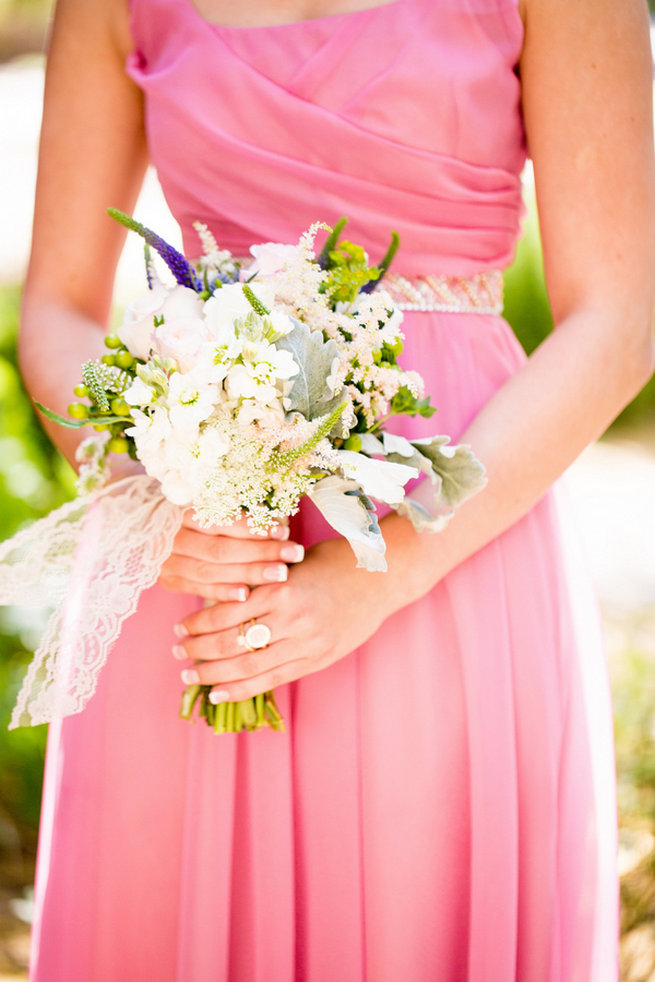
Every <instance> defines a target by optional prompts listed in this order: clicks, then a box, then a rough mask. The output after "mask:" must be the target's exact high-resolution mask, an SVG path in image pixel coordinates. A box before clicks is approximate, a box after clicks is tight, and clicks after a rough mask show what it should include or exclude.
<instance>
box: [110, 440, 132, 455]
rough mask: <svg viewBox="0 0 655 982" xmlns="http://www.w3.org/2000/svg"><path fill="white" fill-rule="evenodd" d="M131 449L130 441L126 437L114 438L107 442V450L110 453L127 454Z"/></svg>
mask: <svg viewBox="0 0 655 982" xmlns="http://www.w3.org/2000/svg"><path fill="white" fill-rule="evenodd" d="M129 449H130V441H129V440H128V439H126V437H124V436H113V437H112V438H111V440H108V441H107V450H109V452H110V453H127V451H128V450H129Z"/></svg>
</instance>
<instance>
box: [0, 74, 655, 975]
mask: <svg viewBox="0 0 655 982" xmlns="http://www.w3.org/2000/svg"><path fill="white" fill-rule="evenodd" d="M42 95H43V72H42V59H41V58H40V57H36V56H29V57H25V58H20V59H17V60H14V61H13V62H10V63H8V64H6V65H0V133H2V134H3V138H2V143H3V146H2V151H1V156H0V215H2V223H1V224H0V284H14V283H16V282H18V281H19V280H20V279H21V278H22V276H23V274H24V270H25V263H26V257H27V252H28V246H29V237H30V231H29V230H30V225H31V212H32V199H33V193H34V181H35V175H36V142H37V138H38V128H39V119H40V107H41V100H42ZM137 213H138V214H139V213H140V214H141V215H142V216H147V219H148V222H149V223H150V224H152V225H153V226H154V227H155V228H156V229H157V231H159V232H160V233H161V234H163V235H164V237H166V238H168V239H169V241H171V240H172V241H179V235H178V233H177V229H176V226H175V224H174V223H173V222H172V219H170V216H168V215H167V213H166V210H165V206H163V204H162V200H161V194H160V192H159V189H158V186H157V184H156V181H154V179H153V178H152V177H150V178H149V180H148V182H147V184H146V188H145V191H144V194H143V195H142V198H141V199H140V204H139V208H138V209H137ZM133 240H134V241H133V242H132V243H131V245H130V246H128V250H127V252H126V255H125V256H124V258H123V260H122V262H121V267H120V271H119V281H118V288H117V300H118V302H119V303H120V302H122V301H124V300H125V298H126V297H129V296H130V294H133V293H134V292H137V291H139V290H140V289H141V287H142V268H141V251H140V245H139V243H138V242H137V240H136V236H134V237H133ZM566 483H567V484H568V486H569V490H570V496H571V498H572V502H573V506H574V509H575V512H576V514H577V520H578V525H579V528H580V531H581V535H582V539H583V543H584V548H585V551H586V553H587V556H588V561H589V567H590V571H591V574H592V576H593V579H594V581H595V583H596V587H597V591H598V595H599V599H600V602H601V607H602V611H603V617H604V621H605V627H606V635H607V641H608V650H609V654H610V659H611V663H612V668H613V674H614V677H615V680H616V689H615V702H617V712H618V713H619V714H625V716H626V720H623V716H622V715H619V717H618V718H617V726H619V727H623V726H626V727H628V726H629V725H630V723H631V717H633V716H634V715H635V712H636V709H635V706H636V704H637V700H638V698H639V693H641V692H642V691H643V690H644V689H645V690H646V699H647V702H646V706H645V709H644V724H643V727H644V728H645V729H646V730H648V732H649V733H650V732H651V731H652V730H653V708H652V707H653V705H654V704H655V700H653V698H652V692H653V686H652V683H653V681H655V675H654V674H653V665H655V507H654V502H655V495H654V493H653V489H654V488H655V426H654V425H653V424H652V423H647V424H646V427H644V426H642V427H640V429H639V430H638V431H634V432H629V431H623V432H619V433H617V434H613V435H612V436H611V437H610V438H606V439H605V440H604V441H602V442H601V443H599V444H597V445H595V446H593V447H590V448H589V449H588V450H586V451H585V452H584V453H583V454H582V456H581V457H580V459H579V460H578V461H577V462H576V463H575V464H574V465H573V467H572V468H570V470H569V472H568V473H567V475H566ZM635 665H637V669H635V671H637V670H638V672H640V673H641V674H640V675H639V676H638V683H637V682H635V678H637V676H636V675H635V674H634V671H633V668H634V666H635ZM644 665H645V666H646V667H645V668H644ZM626 666H628V667H629V668H630V672H632V674H630V675H629V677H627V680H626V672H627V671H628V669H627V668H626ZM649 673H650V674H649ZM640 732H641V731H640ZM635 739H636V738H635V737H633V736H630V740H631V741H632V742H629V747H630V749H629V751H626V753H632V748H633V746H635V747H637V750H638V751H639V753H641V754H642V755H643V753H644V752H645V751H648V750H649V749H650V744H648V743H643V740H642V742H641V743H639V742H638V741H637V742H636V743H635ZM640 739H642V738H641V737H640ZM643 739H646V738H643ZM649 739H650V737H649ZM644 748H645V749H644ZM622 752H623V751H621V749H620V754H621V753H622ZM627 759H628V758H627V757H626V760H627ZM622 760H623V758H622V757H621V756H619V764H620V765H621V763H622ZM630 760H631V758H630ZM627 766H628V765H627V764H626V767H627ZM629 766H632V764H631V763H630V764H629ZM640 766H641V765H640ZM651 766H652V764H651ZM642 770H643V767H642ZM639 773H641V771H640V772H639ZM647 777H648V775H647ZM639 780H641V778H639ZM644 780H646V779H645V778H644ZM648 780H650V778H649V777H648ZM646 783H647V782H646ZM651 783H652V782H651ZM628 791H629V794H630V795H632V796H633V797H632V798H630V797H628V798H626V801H628V804H627V805H626V806H625V807H626V809H628V810H629V809H630V808H633V807H634V809H635V810H634V815H633V812H632V811H630V816H631V817H630V820H629V821H628V822H627V824H626V825H625V827H624V828H623V829H622V850H621V863H622V869H623V871H624V872H625V874H626V884H627V885H626V890H627V891H632V892H633V893H634V894H635V896H638V898H639V900H638V903H635V905H634V910H636V911H637V913H636V914H634V916H633V913H632V911H633V908H632V907H630V911H631V914H630V916H631V917H632V918H633V919H632V920H630V921H629V922H624V930H625V939H624V959H623V961H624V973H623V977H624V979H625V980H626V982H628V980H630V982H655V954H654V953H655V932H654V931H653V924H655V900H654V897H655V891H654V888H653V886H652V884H653V882H655V881H654V880H653V877H652V866H653V863H652V859H651V857H652V850H653V845H654V843H655V840H654V839H653V834H652V826H653V821H652V819H653V815H652V814H651V815H649V816H646V818H649V819H650V820H651V821H650V825H649V822H648V821H647V820H646V818H644V819H643V821H642V819H641V817H639V816H641V813H642V812H644V813H645V812H647V811H649V810H650V811H651V812H652V811H653V809H654V807H655V806H654V805H653V802H652V801H651V799H650V798H649V799H648V801H647V803H646V805H643V804H642V805H641V806H639V807H640V808H641V811H640V810H639V807H637V806H636V805H635V806H633V805H632V804H631V802H632V801H633V799H634V787H633V786H632V784H631V785H630V788H629V789H628ZM639 793H640V794H641V792H639ZM640 801H643V799H640ZM635 816H637V817H636V818H635ZM2 873H3V879H4V885H3V886H1V887H0V982H3V980H9V979H11V980H12V982H16V980H18V979H25V978H26V976H25V974H24V966H25V964H26V958H27V945H28V928H27V926H26V921H27V920H29V914H30V902H29V894H23V895H21V894H20V891H19V890H18V885H19V884H20V883H22V882H26V881H27V880H29V877H30V871H26V870H24V869H13V870H3V871H2ZM639 911H640V912H641V913H639Z"/></svg>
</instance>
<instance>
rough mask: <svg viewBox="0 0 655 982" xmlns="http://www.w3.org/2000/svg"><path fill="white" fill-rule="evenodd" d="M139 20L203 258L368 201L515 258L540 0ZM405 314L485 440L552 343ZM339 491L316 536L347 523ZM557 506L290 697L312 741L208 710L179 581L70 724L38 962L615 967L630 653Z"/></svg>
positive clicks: (444, 427) (292, 971)
mask: <svg viewBox="0 0 655 982" xmlns="http://www.w3.org/2000/svg"><path fill="white" fill-rule="evenodd" d="M132 26H133V36H134V44H135V51H134V53H133V55H132V56H131V57H130V60H129V64H128V71H129V72H130V74H131V76H132V77H133V78H134V79H135V80H136V82H137V84H138V85H139V86H140V87H141V88H142V89H143V91H144V94H145V105H146V117H147V127H148V137H149V143H150V149H151V154H152V159H153V162H154V163H155V165H156V166H157V169H158V171H159V176H160V179H161V181H162V184H163V186H164V189H165V192H166V194H167V196H168V200H169V203H170V205H171V208H172V210H173V212H174V213H175V215H176V217H177V218H178V220H179V222H180V224H181V226H182V229H183V232H184V237H185V245H186V249H187V252H188V254H190V255H194V254H197V253H198V251H199V249H198V243H197V240H196V237H195V233H194V232H193V229H192V228H191V223H192V222H193V221H194V220H195V219H200V220H203V221H206V222H207V223H208V224H209V225H210V227H211V228H212V230H213V231H214V233H215V235H216V237H217V238H218V240H219V242H220V243H222V244H223V245H225V246H227V247H229V248H231V249H232V250H233V251H234V252H235V253H237V254H244V253H246V252H247V250H248V247H249V246H250V245H251V244H252V243H253V242H262V241H268V240H273V241H281V242H295V241H296V240H297V238H298V236H299V234H300V233H301V232H302V231H303V230H304V229H305V228H307V227H308V226H309V225H310V224H311V223H312V222H314V221H317V220H324V221H327V222H334V221H335V220H336V219H337V218H339V217H340V216H341V215H342V214H343V215H348V216H349V218H350V224H349V227H348V232H349V236H350V237H352V238H353V239H354V240H355V241H359V242H362V243H363V244H365V245H366V246H367V248H368V249H369V251H370V255H371V256H372V258H374V259H375V258H379V257H380V256H381V255H382V253H383V251H384V249H385V248H386V244H387V240H388V233H389V230H390V229H392V228H394V229H396V230H397V231H398V232H399V233H400V236H401V240H402V248H401V251H400V253H399V254H398V257H397V259H396V263H395V269H396V271H398V272H401V273H404V274H406V275H410V276H412V275H419V274H427V273H444V274H452V275H456V276H470V275H472V274H473V273H476V272H478V271H483V270H491V269H497V268H502V267H504V266H505V265H506V264H507V263H508V262H509V260H510V259H511V256H512V254H513V250H514V247H515V240H516V236H517V230H518V225H519V218H520V213H521V194H520V181H519V174H520V171H521V168H522V165H523V162H524V154H525V150H524V137H523V129H522V122H521V116H520V110H519V83H518V80H517V75H516V73H515V70H514V68H515V65H516V63H517V60H518V57H519V53H520V49H521V43H522V24H521V21H520V18H519V14H518V10H517V0H396V2H395V3H390V4H387V5H386V6H382V7H377V8H373V9H370V10H364V11H361V12H357V13H351V14H345V15H338V16H332V17H324V18H320V19H318V20H312V21H304V22H300V23H297V24H289V25H284V26H279V27H270V28H248V29H239V28H224V27H219V26H216V25H211V24H209V23H207V22H206V21H205V20H204V19H203V18H202V17H201V16H200V15H199V14H198V12H197V11H196V10H195V8H194V7H193V5H192V3H191V0H133V2H132ZM107 204H108V205H109V204H111V202H109V201H108V202H107ZM405 329H406V338H407V340H406V347H405V358H406V363H407V365H408V366H412V367H416V368H418V369H419V370H420V371H421V372H422V373H423V375H424V377H425V380H426V383H427V387H428V391H430V392H431V394H432V396H433V400H434V401H435V403H436V404H437V405H438V407H439V414H438V417H437V419H438V428H439V432H444V433H450V434H452V435H453V437H455V438H456V437H457V436H458V435H459V434H460V433H461V432H462V431H463V430H464V428H465V427H466V425H467V424H468V423H469V421H470V420H471V419H472V417H473V416H474V415H475V414H476V413H477V412H478V410H479V409H480V408H481V407H482V406H483V405H484V403H485V402H486V401H487V400H488V399H489V398H490V396H491V395H492V394H493V392H494V391H495V390H496V389H497V388H498V387H499V386H500V385H502V384H503V382H504V381H505V380H506V379H507V378H508V377H509V376H510V375H511V374H512V373H513V372H515V371H516V369H517V368H518V367H519V366H520V365H521V363H522V361H523V354H522V352H521V350H520V348H519V345H518V343H517V342H516V340H515V339H514V337H513V335H512V333H511V331H510V329H509V327H508V326H507V324H506V323H505V322H504V321H503V320H502V319H501V318H500V317H495V316H490V315H484V314H461V313H434V312H433V313H425V312H416V313H410V314H407V315H406V320H405ZM434 428H435V423H434V420H432V421H423V422H419V423H413V422H411V421H410V422H408V423H407V424H406V425H405V427H404V431H405V432H410V431H411V432H414V433H418V432H421V433H424V434H428V433H430V432H431V431H433V430H434ZM310 509H311V506H308V508H307V509H306V510H305V511H304V513H303V514H302V515H301V516H300V521H299V530H298V531H297V532H296V534H298V535H302V536H303V537H304V541H306V542H312V541H316V540H317V539H320V538H321V537H324V536H326V535H327V534H328V531H327V530H326V528H325V526H323V525H322V524H321V521H320V520H319V518H318V517H317V515H316V514H315V513H312V512H311V510H310ZM557 512H558V506H557V504H556V501H555V497H554V495H552V494H550V495H548V496H546V497H545V498H544V499H542V500H541V501H540V502H539V503H538V505H537V506H536V507H535V508H534V509H533V510H532V511H531V512H530V513H529V514H528V515H527V516H526V517H525V518H524V519H523V520H522V521H520V522H518V523H517V524H516V525H515V526H514V527H513V528H511V529H510V530H509V531H508V532H507V533H505V534H504V535H502V536H500V537H499V538H498V539H496V540H495V541H494V542H493V543H491V544H490V545H488V546H487V547H486V548H484V549H482V550H481V551H480V552H478V553H477V554H476V555H475V556H473V557H472V558H471V559H470V560H468V561H467V562H465V563H463V564H462V565H461V566H459V567H458V568H457V569H455V570H454V571H453V572H452V573H451V574H450V575H449V576H448V577H447V578H446V579H445V580H444V581H443V582H441V583H440V584H439V585H438V586H437V587H435V588H434V589H433V590H432V591H431V592H430V593H428V594H427V595H426V596H425V597H424V598H423V599H422V600H420V601H419V602H418V603H415V604H413V605H411V606H408V607H405V608H404V609H402V610H401V611H400V612H399V613H397V614H395V615H394V616H393V617H391V618H389V619H388V620H387V621H386V623H385V624H384V626H383V628H382V629H381V630H380V631H379V632H378V633H377V634H376V635H375V636H374V637H373V638H371V640H370V642H368V643H367V644H366V645H364V646H363V647H362V648H360V649H359V650H358V651H356V652H354V653H352V654H351V655H349V656H348V657H347V658H344V659H343V660H342V661H340V662H339V663H337V664H336V665H334V666H333V667H331V668H330V669H328V670H327V671H323V672H321V673H319V674H316V675H312V676H309V677H308V678H305V679H302V680H301V681H299V682H297V683H294V684H293V685H291V686H288V687H286V688H284V689H282V690H280V691H279V701H280V704H281V707H282V709H283V712H284V714H285V716H286V720H287V732H286V733H285V734H279V733H274V732H271V731H266V732H260V733H255V734H243V735H239V736H222V737H215V736H214V735H213V734H212V733H211V732H210V731H209V730H208V729H207V728H205V727H204V726H191V725H189V724H188V723H186V722H183V721H180V720H179V719H178V718H177V711H178V703H179V697H180V689H181V684H180V680H179V663H177V662H175V661H174V659H173V658H172V657H171V655H170V649H171V646H172V644H173V643H174V638H173V634H172V625H173V624H174V623H175V622H176V620H178V619H179V618H180V617H181V616H183V614H184V612H185V611H187V610H188V609H189V608H190V607H192V606H194V605H196V604H197V600H195V599H194V598H189V597H185V596H181V595H178V596H175V595H171V594H166V593H163V592H162V591H160V590H159V589H153V590H152V591H150V592H149V593H148V594H147V595H146V596H145V597H144V599H143V603H142V604H141V608H140V610H139V612H138V613H137V614H136V615H135V616H134V617H133V618H132V619H131V621H129V622H128V624H127V627H126V630H125V632H124V635H123V637H122V639H121V641H120V643H119V645H118V646H117V647H116V649H115V650H114V651H113V652H112V654H111V656H110V663H109V664H108V666H107V667H106V669H105V670H104V675H103V677H102V679H101V684H100V688H99V691H98V693H97V694H96V696H95V697H94V698H93V700H92V702H91V704H90V705H89V707H88V709H87V710H86V711H85V712H84V713H82V714H81V715H79V716H76V717H73V718H70V719H68V720H66V721H65V722H64V723H63V724H61V725H53V727H52V732H51V736H50V745H49V752H48V763H47V774H46V784H45V797H44V810H43V824H42V837H41V847H40V854H39V869H38V884H37V923H36V927H35V934H34V941H35V947H34V959H33V968H32V976H31V977H32V979H33V980H34V982H119V980H120V982H144V980H149V979H151V980H152V982H293V980H297V982H406V980H407V982H409V980H411V982H611V980H615V979H616V977H617V969H616V964H617V954H616V948H617V890H616V873H615V861H614V857H615V831H614V824H615V816H614V803H613V759H612V746H611V722H610V706H609V699H608V693H607V684H606V675H605V665H604V660H603V654H602V645H601V644H600V640H599V637H598V629H597V623H596V617H595V611H594V605H593V601H592V600H590V598H589V595H588V589H587V585H586V580H585V578H584V577H580V576H579V575H578V569H577V566H576V565H575V563H574V558H573V557H572V556H571V555H569V553H570V551H571V550H570V548H569V545H570V543H569V536H568V535H563V534H562V528H561V525H560V523H559V518H558V515H557ZM434 547H435V549H437V548H439V543H438V538H437V539H435V541H434Z"/></svg>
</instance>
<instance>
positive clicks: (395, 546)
mask: <svg viewBox="0 0 655 982" xmlns="http://www.w3.org/2000/svg"><path fill="white" fill-rule="evenodd" d="M523 14H524V18H525V24H526V36H525V45H524V51H523V56H522V60H521V66H520V70H521V80H522V87H523V107H524V115H525V123H526V129H527V135H528V141H529V146H530V152H531V155H532V158H533V161H534V167H535V176H536V183H537V196H538V204H539V211H540V216H541V226H542V233H543V242H544V256H545V266H546V276H547V282H548V288H549V293H550V298H551V303H552V307H553V312H554V315H555V321H556V324H557V328H556V330H555V331H554V332H553V334H552V335H551V336H550V337H548V338H547V340H546V341H545V342H544V343H543V344H542V345H541V347H540V348H539V349H538V350H537V351H536V352H535V353H534V354H533V355H532V356H531V357H530V358H529V359H528V361H527V363H526V365H525V366H524V367H523V368H522V369H521V370H520V371H519V372H518V373H517V374H516V375H515V376H514V377H513V378H512V379H511V380H510V381H509V382H508V383H507V384H506V385H504V386H503V387H502V388H501V389H500V390H499V392H498V393H497V394H496V395H495V396H494V397H493V398H492V399H491V400H490V402H489V403H488V404H487V405H486V406H485V407H484V409H483V410H482V411H481V412H480V414H479V415H478V416H477V418H476V419H475V420H474V421H473V423H472V424H471V426H470V428H469V430H468V432H467V433H465V434H464V436H463V437H462V439H463V440H464V441H467V442H470V443H471V444H472V445H473V447H474V449H475V451H476V453H477V454H478V455H479V457H480V458H481V459H482V460H483V461H484V463H485V465H486V468H487V473H488V478H489V483H488V486H487V488H486V489H485V491H484V492H483V493H482V494H480V495H478V496H477V497H475V498H473V499H472V500H471V501H469V502H468V503H467V504H466V505H464V506H463V507H462V508H461V509H460V510H459V511H458V513H457V515H456V517H455V518H454V519H453V521H452V522H451V524H450V525H449V526H448V528H447V529H445V531H443V532H441V533H440V534H439V535H438V536H436V537H435V536H430V535H427V534H424V535H418V534H417V533H415V532H414V531H413V530H412V528H411V527H410V525H409V523H408V522H407V521H406V520H405V519H402V518H399V517H398V516H396V515H392V516H389V517H388V518H386V519H384V521H383V526H384V529H383V530H384V535H385V539H386V540H387V544H388V550H387V557H388V559H389V572H388V573H386V574H385V575H384V576H372V575H371V574H370V573H367V572H365V571H362V570H356V569H354V568H353V562H352V556H351V555H350V554H349V549H348V546H347V545H346V544H345V543H344V542H343V541H337V540H335V541H329V542H325V543H322V544H321V545H320V546H318V547H316V548H314V549H312V550H309V552H308V556H307V558H306V559H305V561H304V562H303V563H301V564H300V565H299V566H297V567H294V568H292V569H291V570H290V572H289V580H288V583H286V584H281V585H277V586H264V587H260V588H258V589H257V590H255V591H254V592H253V593H252V595H251V596H250V598H249V599H248V601H247V602H246V603H244V604H241V605H235V604H225V605H220V606H219V607H216V608H214V609H208V610H206V611H201V612H199V613H197V614H193V615H191V616H190V617H188V618H187V619H186V620H185V622H184V627H185V628H186V629H187V630H189V631H190V632H191V635H192V636H191V637H190V638H188V639H187V640H186V641H185V642H184V648H183V649H182V651H180V650H179V649H178V652H177V654H178V655H184V654H186V655H188V656H189V657H192V658H194V659H198V661H199V664H198V665H196V666H195V667H194V669H187V672H188V671H193V672H196V673H197V674H198V676H199V678H200V680H201V681H202V682H206V683H211V684H218V685H220V689H221V692H222V693H223V695H222V696H221V698H231V699H242V698H247V697H249V696H251V695H253V694H255V693H257V692H260V691H263V690H265V689H267V688H270V687H271V686H272V685H275V684H280V683H282V682H287V681H291V680H292V679H295V678H298V677H300V676H302V675H305V674H308V673H309V672H313V671H316V670H317V669H319V668H322V667H325V666H326V665H329V664H330V663H331V662H333V661H335V660H336V659H338V658H340V657H343V655H345V654H346V653H347V652H349V651H350V650H352V649H353V647H355V646H356V645H357V644H359V643H361V642H362V641H364V640H365V639H366V638H367V637H369V636H370V635H371V634H372V633H373V631H374V630H375V629H376V628H377V627H378V625H379V624H380V623H381V621H382V620H383V619H384V617H385V616H386V615H388V614H390V613H393V611H394V610H397V609H398V608H400V607H402V606H404V605H405V604H407V603H409V602H411V601H412V600H415V599H417V598H418V597H420V596H422V595H423V594H424V593H425V592H426V591H427V590H428V589H430V588H431V587H432V586H433V585H434V584H436V583H437V582H438V581H439V580H440V579H441V578H442V577H443V576H445V575H446V574H447V573H448V572H449V571H450V570H452V569H453V568H454V567H455V566H457V565H458V564H459V563H460V562H462V561H463V560H464V559H466V558H467V557H468V556H470V555H472V554H473V553H474V552H476V551H477V550H478V549H480V548H481V547H482V546H484V545H485V544H486V543H488V542H489V541H491V540H492V539H493V538H495V537H496V536H497V535H499V534H500V533H501V532H503V531H504V530H505V529H507V528H508V527H509V526H510V525H511V524H513V523H514V522H516V521H517V520H518V519H519V518H520V517H521V516H522V515H524V514H525V513H526V512H527V511H528V510H529V508H530V507H531V506H532V505H533V504H534V503H535V502H536V501H537V500H538V499H539V498H540V497H541V496H542V495H543V494H544V492H545V491H546V490H547V489H548V487H549V486H550V484H551V483H552V481H553V480H554V479H555V478H556V477H557V476H558V475H559V474H560V473H561V472H562V471H563V470H564V469H565V468H566V467H567V466H568V465H569V463H570V462H571V461H572V460H573V459H574V458H575V457H576V456H577V455H578V454H579V452H580V451H581V450H582V449H583V448H584V447H585V446H586V445H587V444H588V443H589V442H590V441H591V440H593V439H594V438H596V437H597V436H598V435H599V434H600V433H601V432H602V431H603V430H604V429H605V428H606V426H607V425H608V423H609V422H610V421H611V420H612V419H613V418H614V417H615V416H616V414H617V413H618V412H619V411H620V409H621V408H622V407H623V406H624V405H625V404H626V403H627V402H628V401H629V400H630V399H631V398H632V396H633V395H634V394H635V393H636V392H637V391H638V389H639V388H640V387H641V386H642V385H643V384H644V382H645V381H646V380H647V378H648V377H649V375H650V374H651V372H652V370H653V364H654V360H653V359H654V352H653V337H652V325H653V307H654V293H655V291H654V276H655V176H654V164H653V136H652V105H651V84H652V83H651V77H652V71H651V59H650V48H649V40H648V19H647V12H646V7H645V4H644V3H642V0H622V2H621V3H620V4H617V3H616V0H578V2H576V3H571V2H570V0H525V2H524V5H523ZM250 617H259V618H261V619H262V620H263V621H265V622H266V623H267V624H268V625H269V626H270V627H271V629H272V632H273V643H272V644H271V645H270V646H269V647H268V648H267V649H265V650H264V651H262V652H257V653H256V654H255V655H251V654H246V655H243V654H239V652H240V649H239V646H238V642H237V639H238V630H237V626H238V624H239V623H240V622H242V621H244V620H246V619H248V618H250ZM299 652H302V657H301V658H299V657H298V653H299ZM185 680H187V681H189V680H190V679H189V677H188V676H187V677H186V679H185Z"/></svg>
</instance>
